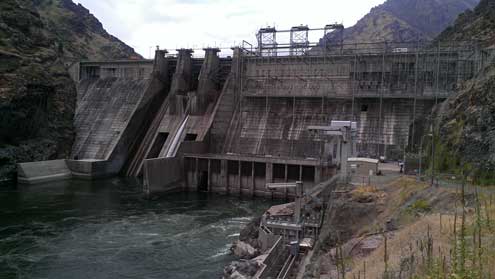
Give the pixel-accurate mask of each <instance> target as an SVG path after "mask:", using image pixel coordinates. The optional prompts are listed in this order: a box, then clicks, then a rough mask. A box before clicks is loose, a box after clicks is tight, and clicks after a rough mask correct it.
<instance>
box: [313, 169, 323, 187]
mask: <svg viewBox="0 0 495 279" xmlns="http://www.w3.org/2000/svg"><path fill="white" fill-rule="evenodd" d="M321 168H322V166H315V178H314V179H315V184H318V183H320V182H321Z"/></svg>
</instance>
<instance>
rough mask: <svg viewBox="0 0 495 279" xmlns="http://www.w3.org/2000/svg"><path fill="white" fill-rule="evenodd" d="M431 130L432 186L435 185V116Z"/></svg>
mask: <svg viewBox="0 0 495 279" xmlns="http://www.w3.org/2000/svg"><path fill="white" fill-rule="evenodd" d="M430 125H431V126H430V132H431V186H432V187H433V186H434V185H435V134H434V133H433V118H432V123H431V124H430Z"/></svg>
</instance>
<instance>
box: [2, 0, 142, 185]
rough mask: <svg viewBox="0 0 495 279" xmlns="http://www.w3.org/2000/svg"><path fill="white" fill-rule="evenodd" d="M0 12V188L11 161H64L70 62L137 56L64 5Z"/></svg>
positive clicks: (18, 0) (10, 173)
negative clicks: (59, 159)
mask: <svg viewBox="0 0 495 279" xmlns="http://www.w3.org/2000/svg"><path fill="white" fill-rule="evenodd" d="M0 11H1V13H0V181H8V180H10V179H12V178H13V177H15V163H16V162H25V161H36V160H47V159H55V158H64V157H67V156H68V155H69V152H70V150H71V145H72V140H73V136H74V135H73V127H72V119H73V115H74V111H75V102H76V89H75V84H74V82H73V81H72V80H71V79H70V77H69V75H68V73H67V66H68V65H70V62H71V61H73V60H79V59H114V58H140V56H139V55H138V54H136V53H135V52H134V50H133V49H132V48H130V47H129V46H127V45H125V44H124V43H122V42H121V41H119V40H118V39H116V38H115V37H113V36H111V35H110V34H108V33H107V32H106V31H105V30H104V29H103V27H102V25H101V23H100V22H99V21H98V20H97V19H96V18H95V17H94V16H93V15H91V14H90V13H89V11H88V10H87V9H85V8H84V7H82V6H81V5H76V4H74V3H73V2H72V1H70V0H35V1H31V0H2V1H0Z"/></svg>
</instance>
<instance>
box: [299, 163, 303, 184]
mask: <svg viewBox="0 0 495 279" xmlns="http://www.w3.org/2000/svg"><path fill="white" fill-rule="evenodd" d="M302 170H303V168H302V165H299V181H302Z"/></svg>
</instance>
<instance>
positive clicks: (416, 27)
mask: <svg viewBox="0 0 495 279" xmlns="http://www.w3.org/2000/svg"><path fill="white" fill-rule="evenodd" d="M478 2H479V0H387V1H386V2H385V3H383V4H382V5H379V6H377V7H375V8H373V9H371V11H370V12H369V13H368V14H367V15H365V16H364V17H363V18H362V19H361V20H359V21H358V22H357V23H356V25H354V26H352V27H350V28H346V29H345V31H344V40H345V41H346V42H347V43H354V42H367V43H369V42H381V41H389V42H390V41H394V42H403V41H416V40H417V39H428V40H430V39H433V38H435V37H436V36H437V35H438V34H439V33H440V32H442V31H443V30H444V29H445V28H446V27H447V26H449V25H450V24H452V23H453V22H454V20H455V19H456V17H457V16H458V15H459V14H460V13H463V12H464V11H466V10H468V9H472V8H474V7H475V6H476V4H477V3H478ZM336 39H337V38H336V36H335V34H330V36H329V40H330V41H331V42H334V41H335V40H336Z"/></svg>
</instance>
